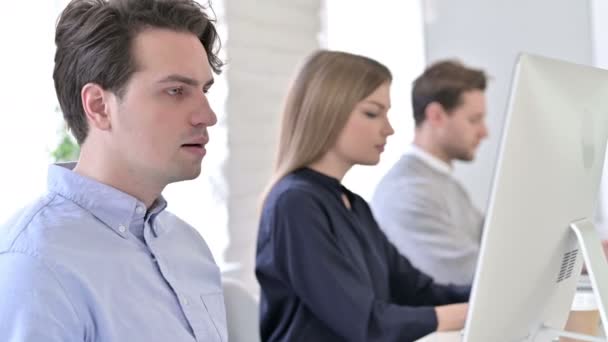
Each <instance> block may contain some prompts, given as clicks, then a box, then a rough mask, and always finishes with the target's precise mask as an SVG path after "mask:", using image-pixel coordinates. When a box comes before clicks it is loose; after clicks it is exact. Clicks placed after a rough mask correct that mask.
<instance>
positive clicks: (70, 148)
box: [51, 106, 80, 163]
mask: <svg viewBox="0 0 608 342" xmlns="http://www.w3.org/2000/svg"><path fill="white" fill-rule="evenodd" d="M55 113H56V114H57V115H59V116H61V117H62V116H63V115H62V113H61V107H59V106H55ZM62 119H63V118H62ZM62 121H63V120H62ZM58 134H59V140H58V141H59V143H58V145H57V147H55V149H54V150H53V151H51V157H52V158H53V161H54V162H55V163H59V162H68V161H76V160H78V156H79V155H80V146H78V143H76V139H75V138H74V136H73V135H72V134H71V133H70V130H69V129H68V126H67V125H66V123H65V122H63V124H62V125H61V129H59V131H58Z"/></svg>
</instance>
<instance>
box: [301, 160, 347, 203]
mask: <svg viewBox="0 0 608 342" xmlns="http://www.w3.org/2000/svg"><path fill="white" fill-rule="evenodd" d="M294 173H295V174H297V175H301V176H303V177H306V178H308V179H310V180H312V181H313V182H316V183H319V184H321V185H323V186H325V187H327V188H329V189H331V190H333V191H334V193H335V194H336V195H337V196H338V197H340V196H342V194H345V195H346V196H348V198H349V199H350V200H351V201H352V200H353V198H354V193H353V192H351V191H350V190H348V188H347V187H345V186H344V185H342V183H340V180H338V179H337V178H335V177H332V176H328V175H326V174H324V173H321V172H319V171H316V170H313V169H311V168H308V167H304V168H301V169H299V170H296V171H295V172H294Z"/></svg>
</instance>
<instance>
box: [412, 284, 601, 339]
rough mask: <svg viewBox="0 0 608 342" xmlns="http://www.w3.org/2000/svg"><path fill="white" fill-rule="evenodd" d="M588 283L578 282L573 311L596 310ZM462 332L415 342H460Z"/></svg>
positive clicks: (434, 335)
mask: <svg viewBox="0 0 608 342" xmlns="http://www.w3.org/2000/svg"><path fill="white" fill-rule="evenodd" d="M586 282H589V279H588V278H587V277H584V276H583V277H581V280H580V281H579V288H578V290H577V291H576V294H575V296H574V301H573V303H572V310H574V311H586V310H597V303H596V302H595V296H594V293H593V290H592V289H591V284H590V283H589V284H588V286H587V285H586V284H587V283H586ZM461 341H462V332H461V331H450V332H436V333H432V334H430V335H427V336H425V337H423V338H421V339H419V340H416V342H461Z"/></svg>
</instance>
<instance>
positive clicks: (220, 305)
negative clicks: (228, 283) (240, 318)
mask: <svg viewBox="0 0 608 342" xmlns="http://www.w3.org/2000/svg"><path fill="white" fill-rule="evenodd" d="M200 305H201V306H202V310H201V311H202V316H203V317H201V318H202V319H200V320H197V321H196V322H193V324H192V329H193V330H194V334H195V335H196V337H197V340H198V341H200V342H207V341H221V342H227V341H228V332H227V328H226V308H225V307H224V296H223V294H222V292H214V293H205V294H201V295H200Z"/></svg>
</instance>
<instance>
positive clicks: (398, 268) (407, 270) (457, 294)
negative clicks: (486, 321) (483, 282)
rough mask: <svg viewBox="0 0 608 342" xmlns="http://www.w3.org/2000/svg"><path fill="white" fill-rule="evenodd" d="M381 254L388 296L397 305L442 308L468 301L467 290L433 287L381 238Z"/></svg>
mask: <svg viewBox="0 0 608 342" xmlns="http://www.w3.org/2000/svg"><path fill="white" fill-rule="evenodd" d="M384 245H385V247H384V250H385V251H386V253H387V259H388V260H389V268H390V273H391V279H390V286H391V293H392V294H393V295H394V298H395V301H396V302H397V303H412V304H414V305H429V304H431V305H436V306H437V305H446V304H454V303H464V302H467V301H468V300H469V296H470V293H471V286H469V285H452V284H447V285H443V284H437V283H435V282H434V281H433V279H432V278H431V277H430V276H428V275H427V274H425V273H423V272H421V271H420V270H419V269H417V268H416V267H414V266H413V265H412V264H411V263H410V261H409V260H408V259H407V258H406V257H404V256H402V255H401V254H400V253H399V251H397V249H396V248H395V247H394V246H393V245H392V244H391V243H390V242H389V241H388V240H387V239H386V238H384Z"/></svg>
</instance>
